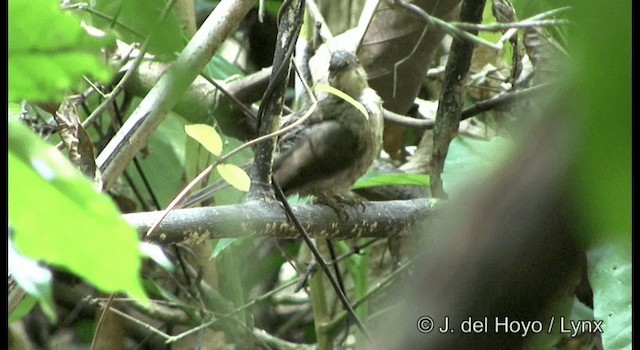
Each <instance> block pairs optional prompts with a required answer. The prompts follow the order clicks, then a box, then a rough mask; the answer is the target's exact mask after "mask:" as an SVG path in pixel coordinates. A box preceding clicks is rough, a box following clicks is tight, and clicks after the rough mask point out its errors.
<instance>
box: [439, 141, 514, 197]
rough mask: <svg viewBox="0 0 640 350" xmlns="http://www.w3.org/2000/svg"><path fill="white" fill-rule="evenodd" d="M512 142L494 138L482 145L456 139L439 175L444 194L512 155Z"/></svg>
mask: <svg viewBox="0 0 640 350" xmlns="http://www.w3.org/2000/svg"><path fill="white" fill-rule="evenodd" d="M513 146H514V144H513V142H512V141H511V140H508V139H505V138H502V137H494V138H492V139H491V140H490V141H482V140H475V139H470V138H467V137H461V136H458V137H456V138H454V139H453V140H452V141H451V144H449V152H448V154H447V159H446V160H445V163H444V170H443V171H442V180H443V185H444V190H445V191H446V192H447V193H449V194H452V195H453V194H454V193H455V192H458V191H460V190H461V189H462V188H463V187H464V186H466V185H468V184H470V183H473V182H475V181H483V180H484V177H485V176H486V175H487V174H489V173H490V172H491V171H492V170H493V169H496V167H497V166H499V165H500V164H501V162H502V161H503V160H504V159H506V157H507V156H508V155H509V154H510V153H511V150H512V149H513Z"/></svg>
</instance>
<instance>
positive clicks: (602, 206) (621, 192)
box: [567, 1, 632, 246]
mask: <svg viewBox="0 0 640 350" xmlns="http://www.w3.org/2000/svg"><path fill="white" fill-rule="evenodd" d="M600 5H601V4H598V3H597V2H592V1H576V2H575V6H574V9H572V11H571V12H570V13H568V14H567V16H570V18H569V19H570V20H572V21H575V24H576V26H575V28H580V29H579V30H576V32H575V33H572V34H575V40H572V41H571V42H572V47H570V49H571V50H570V51H571V56H572V57H573V59H571V60H568V62H569V65H570V66H569V67H568V68H571V69H573V70H574V71H573V72H572V73H573V78H574V79H573V81H572V82H571V86H572V87H575V90H574V91H572V94H571V97H570V98H568V99H567V101H573V102H574V104H573V105H572V106H571V109H572V110H573V111H574V113H573V114H574V117H575V119H573V120H572V122H574V125H575V127H574V129H575V130H576V131H578V132H579V133H580V134H579V138H578V140H579V144H578V145H576V150H577V151H576V154H577V156H578V157H577V159H576V160H575V164H576V169H575V170H574V171H573V172H572V173H575V176H574V178H575V181H574V182H573V183H572V184H573V185H574V186H575V187H576V188H575V191H574V193H575V194H576V199H577V201H578V203H579V204H580V205H581V207H580V210H578V212H579V213H580V215H581V218H580V219H581V223H582V224H583V229H582V230H580V231H581V233H584V234H585V238H587V240H588V241H591V242H593V241H598V240H600V239H602V240H607V241H610V240H611V239H619V240H620V241H621V242H624V244H626V245H627V246H630V245H631V179H632V176H631V120H632V115H631V76H632V72H631V56H632V54H631V47H632V44H631V43H632V41H631V1H620V2H618V3H617V4H616V6H613V7H611V8H607V9H606V11H603V8H602V6H600ZM595 14H597V15H595ZM602 23H607V25H606V26H602V25H601V24H602ZM578 34H579V35H578ZM612 38H615V40H612ZM603 62H607V63H608V64H606V66H607V68H603ZM605 71H606V74H604V72H605ZM612 235H613V236H612Z"/></svg>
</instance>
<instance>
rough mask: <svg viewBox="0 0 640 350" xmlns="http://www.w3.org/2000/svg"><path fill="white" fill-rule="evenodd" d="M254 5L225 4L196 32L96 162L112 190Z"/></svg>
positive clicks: (106, 183)
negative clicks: (117, 180) (116, 181)
mask: <svg viewBox="0 0 640 350" xmlns="http://www.w3.org/2000/svg"><path fill="white" fill-rule="evenodd" d="M253 4H254V1H251V0H242V1H221V2H220V4H219V5H218V6H216V8H215V9H214V11H213V12H212V13H211V15H210V16H209V18H207V20H206V21H205V22H204V24H203V25H202V27H201V28H200V30H198V32H196V34H195V35H194V36H193V38H192V39H191V41H189V43H188V44H187V46H186V47H185V49H184V50H183V51H182V53H181V54H180V56H178V58H177V60H176V61H175V63H174V64H173V65H172V66H171V68H169V69H168V70H167V72H165V74H164V75H163V76H162V77H161V78H160V81H158V84H156V85H155V86H154V87H153V89H151V91H150V92H149V94H147V96H146V97H145V98H144V99H143V100H142V101H141V102H140V105H139V106H138V108H136V110H135V111H134V112H133V113H132V115H131V116H130V117H129V119H128V120H127V122H126V123H125V124H124V125H123V126H122V128H121V129H120V130H119V131H118V132H117V133H116V135H115V136H114V137H113V139H112V140H111V141H110V142H109V144H108V145H107V146H106V147H105V149H104V150H103V151H102V152H101V153H100V155H99V156H98V158H97V159H96V161H97V164H98V165H99V166H100V170H101V171H102V174H103V183H104V188H105V189H108V188H109V187H110V186H111V185H112V184H113V183H114V182H115V180H116V178H117V177H118V176H120V174H122V172H123V171H124V169H125V168H126V167H127V165H128V164H129V162H130V161H131V160H132V159H133V157H134V156H135V155H136V154H137V153H138V151H140V149H142V147H144V146H145V145H146V144H147V141H148V139H149V137H151V135H152V134H153V132H154V131H155V129H156V128H157V127H158V125H160V123H161V122H162V120H164V117H165V116H166V115H167V114H168V113H169V111H170V110H171V109H172V108H173V107H174V105H175V104H176V102H177V101H178V100H179V99H180V97H181V96H182V94H183V93H184V91H186V90H187V88H188V87H189V85H190V84H191V83H192V82H193V80H194V79H195V78H196V77H197V76H198V74H199V73H200V72H201V71H202V69H203V68H204V66H205V65H206V64H207V63H208V62H209V60H210V59H211V57H212V56H213V53H214V52H215V51H216V50H217V49H218V47H219V46H220V44H221V43H222V41H223V40H224V39H225V38H226V37H227V36H228V34H229V33H231V31H232V30H233V29H235V28H236V27H237V26H238V24H239V23H240V20H241V19H242V18H243V17H244V15H245V14H246V13H247V12H248V11H249V10H250V9H251V7H252V6H253Z"/></svg>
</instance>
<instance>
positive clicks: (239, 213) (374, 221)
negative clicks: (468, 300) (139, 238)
mask: <svg viewBox="0 0 640 350" xmlns="http://www.w3.org/2000/svg"><path fill="white" fill-rule="evenodd" d="M360 210H361V209H360V207H349V208H346V211H347V214H348V218H347V219H346V220H341V219H339V218H338V216H337V214H336V213H335V211H334V210H332V209H331V208H329V207H326V206H321V205H297V206H293V212H294V214H295V215H296V217H298V219H299V220H300V221H301V223H302V225H303V226H304V227H305V228H306V229H307V232H308V233H309V235H310V236H311V237H312V238H330V239H348V238H359V237H392V236H395V235H408V234H410V233H411V231H412V229H413V228H414V227H415V225H416V224H417V223H418V222H419V221H421V220H425V219H427V218H429V217H430V216H431V213H432V212H433V211H434V208H433V205H431V204H430V203H429V202H428V201H427V200H425V199H415V200H404V201H388V202H367V203H365V204H364V212H361V211H360ZM160 214H161V212H145V213H134V214H125V215H124V218H125V220H127V221H128V222H129V223H130V224H131V225H133V226H134V227H136V228H137V229H138V231H139V232H141V233H144V232H146V231H147V230H148V229H149V227H150V226H151V225H152V224H153V222H154V221H155V220H156V219H157V217H158V215H160ZM246 236H252V237H255V236H258V237H273V238H298V237H299V233H298V231H297V230H296V228H295V227H294V226H293V224H291V223H290V222H289V221H288V220H287V217H286V215H285V212H284V209H283V208H282V206H281V205H280V204H279V203H266V202H264V201H247V202H246V203H244V204H241V205H228V206H217V207H204V208H191V209H178V210H174V211H172V212H171V213H170V214H169V215H168V216H167V217H166V218H165V220H164V221H163V222H162V224H160V226H159V227H158V228H157V229H156V230H155V231H154V232H153V233H152V234H151V235H150V236H149V237H147V239H148V240H149V241H152V242H157V243H161V244H170V243H179V242H190V243H198V242H200V241H203V240H206V239H213V238H222V237H246Z"/></svg>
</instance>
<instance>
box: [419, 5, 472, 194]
mask: <svg viewBox="0 0 640 350" xmlns="http://www.w3.org/2000/svg"><path fill="white" fill-rule="evenodd" d="M484 4H485V1H484V0H465V1H464V2H463V4H462V9H461V10H460V20H461V21H464V22H469V23H478V22H480V21H482V10H483V8H484ZM472 34H477V32H476V33H473V32H472ZM473 50H474V44H473V42H471V41H468V40H464V39H460V38H456V39H454V40H453V43H452V44H451V53H450V54H449V59H448V61H447V68H446V72H445V76H444V81H443V84H442V93H441V95H440V101H439V103H438V112H437V113H436V124H435V127H434V131H433V154H432V156H431V166H432V169H433V174H432V176H431V193H432V194H433V195H434V197H436V198H446V196H447V194H446V193H445V192H444V189H443V187H442V179H441V177H440V175H441V173H442V169H443V168H444V161H445V159H446V158H447V152H448V150H449V143H450V142H451V140H452V139H453V137H454V136H455V133H456V132H457V131H458V127H459V124H460V113H461V112H462V104H463V101H462V89H463V84H462V83H463V81H464V80H465V79H466V77H467V74H468V73H469V66H470V64H471V56H472V55H473Z"/></svg>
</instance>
